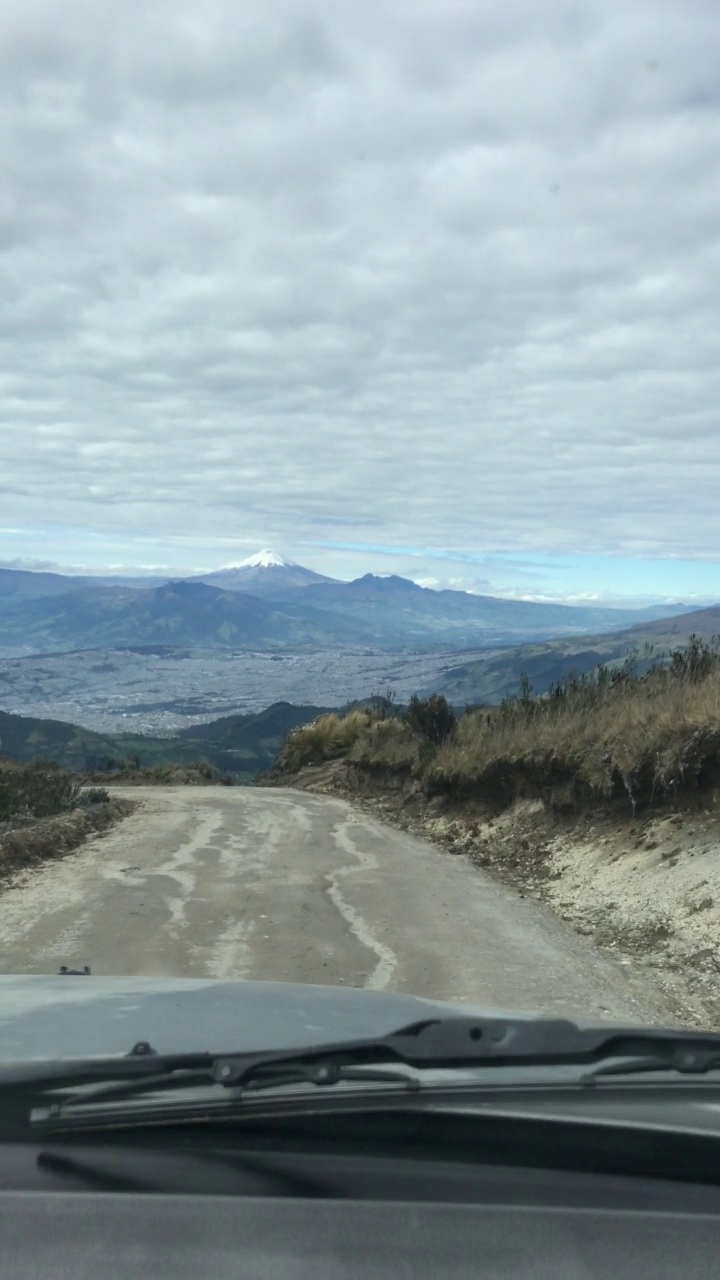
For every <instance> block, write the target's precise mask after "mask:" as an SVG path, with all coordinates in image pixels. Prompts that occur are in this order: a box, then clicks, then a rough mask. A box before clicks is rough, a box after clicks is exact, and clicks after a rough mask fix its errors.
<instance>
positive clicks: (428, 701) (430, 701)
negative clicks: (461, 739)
mask: <svg viewBox="0 0 720 1280" xmlns="http://www.w3.org/2000/svg"><path fill="white" fill-rule="evenodd" d="M403 720H404V722H405V724H406V725H407V727H408V729H410V730H411V731H412V733H415V734H417V736H418V737H419V738H424V739H425V740H426V741H427V742H432V743H433V744H434V745H435V746H440V744H441V743H442V742H445V741H447V739H448V738H449V737H450V736H451V735H452V733H454V731H455V727H456V725H457V716H456V715H455V712H454V711H453V709H452V707H451V706H450V703H449V702H448V700H447V698H446V697H444V695H443V694H442V693H431V694H430V697H429V698H418V696H417V694H413V696H412V698H411V699H410V705H409V707H408V709H407V711H406V712H405V714H404V716H403Z"/></svg>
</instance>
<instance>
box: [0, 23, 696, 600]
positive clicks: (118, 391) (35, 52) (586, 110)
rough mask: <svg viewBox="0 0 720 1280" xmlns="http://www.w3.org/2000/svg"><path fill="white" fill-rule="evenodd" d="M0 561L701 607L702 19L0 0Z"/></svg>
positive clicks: (31, 564)
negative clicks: (376, 581) (277, 568)
mask: <svg viewBox="0 0 720 1280" xmlns="http://www.w3.org/2000/svg"><path fill="white" fill-rule="evenodd" d="M0 175H1V180H0V563H2V564H4V565H7V566H17V567H20V566H26V567H60V568H66V569H81V570H90V571H100V570H107V569H112V570H113V571H116V572H132V571H141V572H146V571H151V570H154V571H158V572H163V573H164V572H172V573H180V572H184V571H187V572H193V571H198V570H203V569H210V568H216V567H218V566H219V565H221V564H224V563H227V562H230V561H237V560H239V559H241V558H243V556H245V555H249V554H251V553H252V552H254V551H257V550H258V549H259V548H260V547H266V546H269V547H272V548H274V549H276V550H277V551H279V552H281V553H284V554H286V555H288V556H289V557H290V558H292V559H295V560H297V561H299V562H301V563H303V564H307V565H309V566H310V567H312V568H316V569H318V570H320V571H322V572H325V573H330V574H334V575H336V576H341V577H353V576H357V575H358V574H360V573H363V572H366V571H374V572H382V573H385V572H400V573H404V574H405V575H406V576H408V577H412V578H414V579H415V580H416V581H419V582H422V583H424V584H425V585H430V586H445V585H452V586H457V587H460V588H463V589H469V590H477V591H483V592H488V593H491V594H492V593H497V594H510V595H513V594H514V595H521V596H528V597H531V598H563V599H568V600H572V599H578V600H580V599H601V600H608V601H609V600H614V599H616V598H617V599H619V600H622V599H626V600H630V599H634V600H640V599H643V600H644V599H647V600H650V599H677V600H690V601H698V602H702V601H705V600H707V601H708V602H710V601H712V600H718V599H720V501H718V493H720V429H719V427H720V422H719V421H718V419H719V417H720V360H719V359H718V346H719V342H720V218H719V217H718V210H719V209H720V4H718V3H717V0H677V2H675V0H652V2H646V0H633V3H632V4H628V3H627V0H532V2H530V0H503V3H502V4H498V3H497V0H363V3H362V4H349V3H348V2H347V0H263V3H262V4H257V3H255V2H254V0H253V2H252V3H251V2H250V0H203V4H198V3H197V0H123V3H122V4H98V3H97V0H3V5H2V6H1V7H0Z"/></svg>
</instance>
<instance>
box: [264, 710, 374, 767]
mask: <svg viewBox="0 0 720 1280" xmlns="http://www.w3.org/2000/svg"><path fill="white" fill-rule="evenodd" d="M373 721H374V717H373V714H372V712H370V711H365V710H356V711H350V712H348V714H347V715H345V716H338V715H335V714H334V713H333V712H329V713H328V714H326V715H322V716H318V718H317V720H314V721H313V722H312V724H308V725H302V726H301V728H299V729H294V730H293V731H292V732H291V733H289V734H288V736H287V738H286V739H285V742H284V744H283V747H282V749H281V752H280V755H279V757H278V760H277V762H276V768H279V769H281V770H285V771H287V772H289V773H295V772H297V770H298V769H302V768H303V767H304V766H305V765H308V764H323V763H324V761H326V760H337V759H338V758H339V757H341V756H345V755H347V753H348V752H349V751H350V749H351V748H352V747H353V746H354V745H355V743H356V742H357V740H358V738H360V737H361V735H363V734H366V733H367V732H368V731H369V730H370V728H371V726H372V724H373Z"/></svg>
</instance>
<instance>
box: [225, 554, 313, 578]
mask: <svg viewBox="0 0 720 1280" xmlns="http://www.w3.org/2000/svg"><path fill="white" fill-rule="evenodd" d="M298 568H300V566H299V565H296V564H295V561H294V560H286V559H285V557H284V556H279V555H278V554H277V552H276V551H267V550H265V551H258V552H257V553H256V554H255V555H254V556H248V558H247V560H237V561H234V562H233V563H232V564H224V565H221V567H220V568H219V569H218V571H217V572H218V573H224V572H225V571H226V570H227V569H298ZM308 572H309V570H308Z"/></svg>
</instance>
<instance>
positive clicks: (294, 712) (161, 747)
mask: <svg viewBox="0 0 720 1280" xmlns="http://www.w3.org/2000/svg"><path fill="white" fill-rule="evenodd" d="M325 710H327V708H325V707H313V706H294V705H293V704H292V703H289V702H277V703H275V704H274V705H273V706H271V707H267V708H266V709H265V710H264V711H260V712H257V713H255V714H250V715H235V716H224V717H222V718H221V719H219V720H213V721H211V722H210V723H209V724H203V725H194V726H192V728H189V729H184V730H182V731H181V732H180V733H179V734H178V735H177V736H176V737H172V738H153V737H149V736H144V735H142V734H108V733H95V732H93V731H92V730H90V729H83V728H81V727H80V726H79V725H74V724H66V723H65V722H64V721H62V720H43V719H37V718H35V717H32V716H18V715H12V714H10V713H9V712H7V711H0V755H2V756H6V757H9V758H10V759H13V760H19V761H23V762H29V761H32V760H39V759H46V760H54V761H56V762H57V763H58V764H61V765H64V766H65V768H68V769H73V770H76V771H98V770H99V771H105V772H107V774H108V778H111V777H112V776H113V773H117V772H118V769H119V766H120V765H121V763H122V762H123V761H126V760H129V759H137V760H138V761H139V762H140V764H141V766H152V765H158V764H192V763H194V762H196V761H198V760H207V761H209V763H210V764H213V765H215V767H216V768H217V769H220V770H221V771H222V772H223V773H230V774H232V775H233V777H235V779H236V780H238V781H248V780H249V779H250V778H251V777H252V776H253V775H254V774H255V773H256V772H257V771H258V770H262V769H267V768H269V767H270V764H271V763H272V761H273V760H274V758H275V756H276V755H277V753H278V751H279V749H280V745H281V743H282V741H283V739H284V738H285V736H286V734H287V733H288V732H289V731H290V729H294V728H296V727H297V725H300V724H306V723H307V722H308V721H309V720H312V719H314V717H315V716H317V715H319V714H320V713H321V712H322V711H325Z"/></svg>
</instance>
